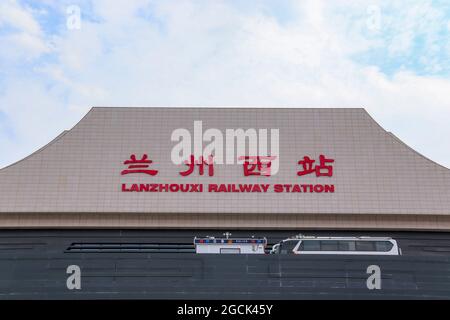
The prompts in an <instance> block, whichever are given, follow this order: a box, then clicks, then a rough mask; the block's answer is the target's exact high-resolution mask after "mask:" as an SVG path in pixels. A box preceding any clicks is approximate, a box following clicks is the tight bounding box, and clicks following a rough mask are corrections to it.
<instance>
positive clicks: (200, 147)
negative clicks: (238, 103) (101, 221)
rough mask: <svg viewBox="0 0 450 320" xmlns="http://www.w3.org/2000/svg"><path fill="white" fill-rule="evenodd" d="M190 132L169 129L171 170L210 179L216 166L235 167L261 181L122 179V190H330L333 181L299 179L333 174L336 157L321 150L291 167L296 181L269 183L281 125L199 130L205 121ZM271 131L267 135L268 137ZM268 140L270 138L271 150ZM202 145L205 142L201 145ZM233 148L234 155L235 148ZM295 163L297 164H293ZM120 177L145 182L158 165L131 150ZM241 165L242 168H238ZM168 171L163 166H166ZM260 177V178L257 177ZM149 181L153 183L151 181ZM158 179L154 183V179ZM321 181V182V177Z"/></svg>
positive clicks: (275, 170)
mask: <svg viewBox="0 0 450 320" xmlns="http://www.w3.org/2000/svg"><path fill="white" fill-rule="evenodd" d="M193 129H194V130H193V133H191V131H190V130H188V129H185V128H178V129H175V130H174V131H173V132H172V135H171V141H172V142H177V144H176V145H175V146H174V147H173V148H172V152H171V160H172V163H173V165H174V169H173V170H177V169H178V174H179V177H180V178H188V177H193V176H205V178H206V177H213V176H214V175H215V174H216V170H220V169H221V167H216V165H224V164H226V165H227V166H235V167H236V170H241V172H242V175H243V177H251V176H260V177H261V178H260V179H262V180H266V179H267V181H261V182H264V183H242V181H240V183H225V184H224V183H220V184H217V183H208V184H202V183H198V184H189V183H122V186H121V191H122V192H183V193H202V192H208V193H267V192H274V193H334V192H335V186H334V185H333V184H321V183H319V184H307V183H305V181H304V179H303V177H304V176H311V175H314V176H316V177H317V178H318V179H320V180H322V179H329V178H331V177H333V164H334V162H335V160H334V159H333V158H331V157H328V156H326V155H324V154H320V155H318V157H317V158H315V157H311V156H310V155H303V156H302V157H299V159H298V160H297V161H296V162H297V165H298V167H297V168H292V177H293V179H294V177H295V180H296V181H289V183H286V184H280V183H277V184H272V183H265V182H269V181H268V180H270V177H271V176H275V175H276V174H277V173H278V170H279V164H280V161H279V160H280V157H279V155H280V153H279V129H276V128H271V129H270V130H269V128H267V129H254V128H249V129H247V130H244V129H240V128H238V129H236V128H235V129H231V128H228V129H226V130H225V133H223V132H222V131H221V130H219V129H217V128H209V129H207V130H206V131H203V122H202V121H194V124H193ZM269 132H270V135H269ZM268 141H270V150H269V145H268ZM204 143H207V145H206V146H205V145H204ZM235 150H237V152H236V153H235V152H234V151H235ZM294 163H295V162H294ZM123 165H124V166H125V167H124V168H122V170H121V175H122V176H128V175H133V176H134V175H145V176H147V177H149V180H153V179H155V178H154V177H157V176H158V175H159V170H158V164H157V163H153V160H152V159H151V158H150V157H149V156H148V153H143V154H141V155H139V157H138V156H136V154H132V155H130V156H129V158H128V159H126V160H125V161H124V162H123ZM239 167H240V168H239ZM166 170H167V169H166ZM258 180H259V179H258ZM302 180H303V181H302ZM149 182H152V181H149ZM155 182H156V181H155ZM320 182H321V181H320Z"/></svg>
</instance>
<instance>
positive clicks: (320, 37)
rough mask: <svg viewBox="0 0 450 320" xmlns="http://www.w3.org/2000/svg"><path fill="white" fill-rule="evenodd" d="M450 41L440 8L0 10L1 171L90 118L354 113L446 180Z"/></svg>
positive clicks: (36, 5)
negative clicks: (133, 112) (120, 110)
mask: <svg viewBox="0 0 450 320" xmlns="http://www.w3.org/2000/svg"><path fill="white" fill-rule="evenodd" d="M74 8H75V9H76V10H78V11H79V12H80V16H79V18H80V20H79V21H80V28H71V27H68V21H69V22H73V21H78V16H77V14H75V13H74V11H73V9H74ZM69 9H70V10H69ZM76 10H75V11H76ZM69 26H73V24H70V23H69ZM449 40H450V2H449V1H426V0H414V1H395V2H392V1H361V0H358V1H351V0H339V1H333V2H331V1H323V0H322V1H321V0H313V1H312V0H305V1H293V0H292V1H288V0H286V1H268V0H267V1H247V0H241V1H237V0H235V1H219V0H214V1H211V0H203V1H201V0H197V1H187V0H186V1H185V0H173V1H170V0H165V1H154V0H153V1H152V0H116V1H110V0H95V1H93V0H92V1H91V0H82V1H76V0H68V1H66V0H63V1H53V0H41V1H32V0H17V1H16V0H0V48H1V49H0V152H1V153H0V155H1V156H0V167H3V166H6V165H8V164H11V163H13V162H15V161H17V160H19V159H21V158H23V157H25V156H27V155H28V154H30V153H31V152H33V151H35V150H36V149H38V148H40V147H41V146H42V145H44V144H46V143H47V142H49V141H50V140H51V139H53V138H54V137H55V136H57V135H58V134H59V133H60V132H61V131H63V130H65V129H69V128H71V127H72V126H73V125H74V124H75V123H76V122H78V121H79V120H80V119H81V117H82V116H83V115H84V114H85V113H86V112H87V111H88V110H89V108H90V107H91V106H96V105H98V106H166V105H167V106H175V105H182V106H230V105H233V106H273V107H277V106H287V107H365V108H366V109H367V110H368V111H369V112H370V113H371V115H372V116H373V117H374V118H375V119H376V120H377V121H378V122H379V123H380V124H381V125H382V126H383V127H384V128H385V129H386V130H388V131H392V132H393V133H394V134H396V135H397V136H398V137H399V138H400V139H402V140H403V141H405V142H406V143H407V144H409V145H410V146H411V147H413V148H414V149H416V150H418V151H419V152H421V153H422V154H424V155H425V156H427V157H429V158H431V159H433V160H435V161H437V162H438V163H440V164H442V165H445V166H447V167H450V142H449V137H450V125H449V124H450V94H449V93H450V41H449Z"/></svg>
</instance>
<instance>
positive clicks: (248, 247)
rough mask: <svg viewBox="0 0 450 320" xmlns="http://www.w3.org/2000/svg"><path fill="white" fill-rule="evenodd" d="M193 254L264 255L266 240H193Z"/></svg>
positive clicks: (212, 238) (209, 238)
mask: <svg viewBox="0 0 450 320" xmlns="http://www.w3.org/2000/svg"><path fill="white" fill-rule="evenodd" d="M194 245H195V252H196V253H200V254H205V253H206V254H264V253H265V248H266V246H267V239H266V238H234V239H233V238H228V237H227V238H215V237H206V238H197V237H195V238H194Z"/></svg>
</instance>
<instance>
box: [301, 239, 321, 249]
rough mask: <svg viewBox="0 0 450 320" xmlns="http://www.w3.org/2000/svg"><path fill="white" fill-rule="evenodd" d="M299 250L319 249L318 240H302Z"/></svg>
mask: <svg viewBox="0 0 450 320" xmlns="http://www.w3.org/2000/svg"><path fill="white" fill-rule="evenodd" d="M299 250H300V251H320V241H314V240H303V241H302V243H301V244H300V248H299Z"/></svg>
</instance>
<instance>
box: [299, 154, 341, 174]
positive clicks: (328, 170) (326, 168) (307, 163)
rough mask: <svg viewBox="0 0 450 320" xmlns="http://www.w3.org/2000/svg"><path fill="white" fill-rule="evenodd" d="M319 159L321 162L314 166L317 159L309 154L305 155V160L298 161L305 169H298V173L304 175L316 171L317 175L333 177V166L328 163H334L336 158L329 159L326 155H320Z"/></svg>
mask: <svg viewBox="0 0 450 320" xmlns="http://www.w3.org/2000/svg"><path fill="white" fill-rule="evenodd" d="M319 159H320V160H319V164H318V165H315V166H314V163H315V162H316V160H313V159H311V158H310V157H308V156H305V157H303V160H300V161H299V162H298V164H299V165H301V166H302V167H303V170H302V171H298V172H297V175H299V176H304V175H307V174H311V173H314V172H315V173H316V176H317V177H332V176H333V167H332V166H331V165H327V164H329V163H333V162H334V159H327V158H325V156H324V155H320V157H319Z"/></svg>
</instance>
